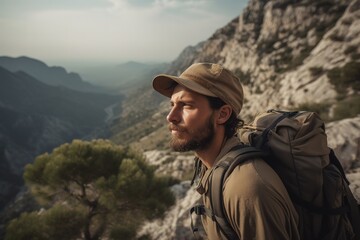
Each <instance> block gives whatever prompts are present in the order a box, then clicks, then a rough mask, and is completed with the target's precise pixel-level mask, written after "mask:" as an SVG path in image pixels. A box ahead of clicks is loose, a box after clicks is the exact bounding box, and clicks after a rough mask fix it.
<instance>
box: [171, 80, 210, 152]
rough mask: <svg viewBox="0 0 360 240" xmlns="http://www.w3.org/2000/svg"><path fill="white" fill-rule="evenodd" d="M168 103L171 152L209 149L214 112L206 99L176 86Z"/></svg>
mask: <svg viewBox="0 0 360 240" xmlns="http://www.w3.org/2000/svg"><path fill="white" fill-rule="evenodd" d="M170 102H171V111H170V112H169V114H168V116H167V118H166V119H167V121H168V122H169V130H170V132H171V143H170V145H171V147H172V148H173V150H175V151H180V152H185V151H192V150H194V151H197V150H204V149H206V148H207V147H209V145H210V144H211V142H212V140H213V138H214V120H213V112H214V111H213V110H212V109H211V108H210V105H209V102H208V100H207V98H206V97H205V96H203V95H201V94H198V93H196V92H193V91H191V90H189V89H187V88H185V87H183V86H181V85H177V86H176V87H175V89H174V92H173V94H172V96H171V100H170Z"/></svg>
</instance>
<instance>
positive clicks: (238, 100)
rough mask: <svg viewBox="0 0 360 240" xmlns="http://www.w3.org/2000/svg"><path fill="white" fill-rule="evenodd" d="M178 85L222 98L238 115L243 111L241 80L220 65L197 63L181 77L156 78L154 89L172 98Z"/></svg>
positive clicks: (166, 76) (163, 75)
mask: <svg viewBox="0 0 360 240" xmlns="http://www.w3.org/2000/svg"><path fill="white" fill-rule="evenodd" d="M176 83H178V84H181V85H183V86H184V87H186V88H189V89H191V90H192V91H194V92H197V93H200V94H202V95H206V96H211V97H218V98H220V99H221V100H223V101H224V102H225V103H226V104H229V105H230V106H231V107H232V109H233V110H234V112H235V113H236V114H237V115H238V114H239V113H240V111H241V108H242V105H243V101H244V92H243V88H242V86H241V83H240V80H239V79H238V78H237V77H236V76H235V75H234V74H233V73H232V72H231V71H229V70H227V69H226V68H224V67H222V66H221V65H219V64H213V63H195V64H193V65H191V66H190V67H189V68H187V69H186V70H185V71H184V72H183V73H182V74H181V75H180V76H179V77H176V76H171V75H166V74H160V75H158V76H156V77H155V78H154V80H153V88H154V89H155V90H156V91H158V92H159V93H161V94H162V95H164V96H166V97H171V95H172V92H173V90H174V87H175V86H176V85H177V84H176Z"/></svg>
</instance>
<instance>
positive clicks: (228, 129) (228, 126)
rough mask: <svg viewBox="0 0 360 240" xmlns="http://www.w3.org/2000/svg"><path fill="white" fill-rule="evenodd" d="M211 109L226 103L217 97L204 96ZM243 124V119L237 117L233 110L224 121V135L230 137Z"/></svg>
mask: <svg viewBox="0 0 360 240" xmlns="http://www.w3.org/2000/svg"><path fill="white" fill-rule="evenodd" d="M206 98H207V99H208V101H209V104H210V107H211V108H212V109H215V110H217V109H220V108H221V107H222V106H224V105H226V103H225V102H224V101H223V100H221V99H220V98H218V97H210V96H206ZM243 125H244V121H243V120H241V119H240V118H238V117H237V116H236V114H235V112H234V110H233V111H232V113H231V116H230V118H229V119H228V120H227V121H226V122H225V136H226V137H227V138H230V137H232V136H234V135H235V134H236V133H237V130H238V129H239V128H241V127H242V126H243Z"/></svg>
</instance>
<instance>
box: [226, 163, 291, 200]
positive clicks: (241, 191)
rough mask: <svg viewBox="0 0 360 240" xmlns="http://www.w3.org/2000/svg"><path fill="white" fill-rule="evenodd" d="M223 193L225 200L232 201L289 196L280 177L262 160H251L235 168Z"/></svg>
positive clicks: (227, 180)
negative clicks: (260, 196)
mask: <svg viewBox="0 0 360 240" xmlns="http://www.w3.org/2000/svg"><path fill="white" fill-rule="evenodd" d="M223 191H224V198H226V197H229V198H231V199H236V198H237V197H238V198H242V199H251V198H256V197H258V196H259V195H265V196H267V197H270V196H272V195H283V194H287V192H286V189H285V187H284V185H283V183H282V181H281V179H280V178H279V176H278V175H277V174H276V173H275V171H274V170H273V169H272V168H271V167H270V166H269V165H268V164H267V163H266V162H265V161H264V160H262V159H251V160H249V161H246V162H245V163H243V164H240V165H238V166H237V167H235V168H234V170H233V171H232V173H231V174H230V175H229V177H228V178H227V179H226V181H225V183H224V189H223ZM265 193H266V194H265ZM269 193H270V195H269Z"/></svg>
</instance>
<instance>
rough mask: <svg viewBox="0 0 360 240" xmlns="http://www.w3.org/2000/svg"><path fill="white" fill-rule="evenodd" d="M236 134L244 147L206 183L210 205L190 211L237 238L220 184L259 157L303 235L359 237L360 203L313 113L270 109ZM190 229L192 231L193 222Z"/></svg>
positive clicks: (225, 159) (308, 239)
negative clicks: (276, 180)
mask: <svg viewBox="0 0 360 240" xmlns="http://www.w3.org/2000/svg"><path fill="white" fill-rule="evenodd" d="M239 134H240V139H241V141H242V142H243V143H244V144H245V145H244V146H237V147H236V148H235V149H232V150H230V151H229V152H228V153H227V154H226V155H225V156H224V157H223V158H222V159H220V160H219V161H218V163H217V164H216V165H215V166H214V171H213V174H212V177H211V178H210V179H211V180H210V183H209V187H210V189H211V191H209V192H210V199H211V209H207V208H205V207H204V206H203V205H197V206H194V207H193V208H191V210H190V214H191V215H192V213H195V214H197V215H206V216H208V217H210V218H211V219H213V221H215V222H216V223H217V225H218V226H219V229H220V230H221V232H222V233H223V235H224V236H226V237H227V239H238V237H237V235H236V233H235V232H234V230H233V229H232V228H231V226H230V224H229V223H228V221H227V216H226V213H225V210H224V208H223V197H222V188H223V184H224V182H225V180H226V178H227V177H228V176H229V175H230V174H231V172H232V170H233V169H234V168H235V167H236V166H237V165H239V164H241V163H243V162H245V161H247V160H249V159H254V158H262V159H264V160H265V161H266V162H267V163H268V164H269V165H270V166H271V167H272V168H273V169H274V170H275V172H276V173H277V174H278V175H279V177H280V178H281V180H282V182H283V184H284V185H285V187H286V189H287V191H288V193H289V196H290V198H291V200H292V202H293V204H294V207H295V209H296V211H297V213H298V215H299V233H300V237H301V239H306V240H315V239H319V240H320V239H321V240H322V239H324V240H325V239H326V240H331V239H360V213H359V212H360V207H359V205H358V203H357V202H356V199H355V198H354V196H353V194H352V192H351V190H350V189H349V186H348V185H349V181H348V180H347V179H346V176H345V173H344V170H343V168H342V166H341V164H340V162H339V160H338V158H337V157H336V155H335V154H334V151H333V150H332V149H330V148H329V147H328V145H327V137H326V134H325V124H324V122H323V121H322V120H321V119H320V118H319V116H318V115H317V114H316V113H314V112H306V111H301V112H298V111H296V112H285V111H277V110H269V111H267V112H265V113H262V114H260V115H259V116H257V117H256V118H255V119H254V121H253V122H252V123H251V124H249V125H245V126H244V127H243V128H242V129H241V130H240V132H239ZM197 165H198V166H197V169H199V164H197ZM197 173H198V170H196V171H195V174H197ZM193 180H194V179H193ZM191 220H192V219H191ZM191 227H192V229H193V232H194V233H196V231H197V230H198V229H197V228H195V227H194V226H193V223H192V221H191Z"/></svg>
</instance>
